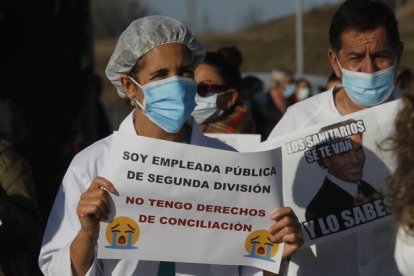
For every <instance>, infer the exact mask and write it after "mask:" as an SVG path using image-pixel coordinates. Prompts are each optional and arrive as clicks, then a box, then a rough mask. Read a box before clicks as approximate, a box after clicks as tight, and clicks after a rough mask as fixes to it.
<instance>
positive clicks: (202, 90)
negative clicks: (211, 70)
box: [197, 83, 229, 97]
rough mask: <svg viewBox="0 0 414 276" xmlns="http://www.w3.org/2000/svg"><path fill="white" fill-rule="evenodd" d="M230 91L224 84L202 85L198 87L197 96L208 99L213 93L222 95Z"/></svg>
mask: <svg viewBox="0 0 414 276" xmlns="http://www.w3.org/2000/svg"><path fill="white" fill-rule="evenodd" d="M228 90H229V88H228V87H227V86H225V85H222V84H210V83H200V84H198V85H197V94H198V95H199V96H201V97H207V96H209V95H210V94H212V93H217V94H221V93H223V92H227V91H228Z"/></svg>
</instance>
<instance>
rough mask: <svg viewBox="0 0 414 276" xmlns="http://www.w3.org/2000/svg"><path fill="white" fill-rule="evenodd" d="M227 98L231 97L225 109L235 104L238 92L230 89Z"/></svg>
mask: <svg viewBox="0 0 414 276" xmlns="http://www.w3.org/2000/svg"><path fill="white" fill-rule="evenodd" d="M229 96H230V97H231V98H230V100H229V101H228V102H227V109H230V108H232V107H233V105H235V104H236V101H237V99H238V98H239V92H238V91H237V89H230V91H229Z"/></svg>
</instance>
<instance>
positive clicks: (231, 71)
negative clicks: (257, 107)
mask: <svg viewBox="0 0 414 276" xmlns="http://www.w3.org/2000/svg"><path fill="white" fill-rule="evenodd" d="M202 63H203V64H207V65H210V66H212V67H214V68H215V69H216V70H217V72H218V74H219V75H220V77H221V78H222V79H223V81H224V85H226V86H228V87H229V88H235V89H237V90H238V91H240V87H241V74H240V71H239V68H238V67H237V66H236V64H235V63H233V62H232V61H229V60H228V59H227V57H225V56H224V55H222V54H220V53H218V52H207V53H206V57H205V58H204V61H203V62H202Z"/></svg>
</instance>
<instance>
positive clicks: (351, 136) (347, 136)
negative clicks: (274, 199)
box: [261, 101, 399, 244]
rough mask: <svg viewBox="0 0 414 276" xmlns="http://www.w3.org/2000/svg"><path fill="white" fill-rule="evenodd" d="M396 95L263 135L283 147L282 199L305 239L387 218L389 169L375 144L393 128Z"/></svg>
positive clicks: (316, 240) (272, 145) (319, 238)
mask: <svg viewBox="0 0 414 276" xmlns="http://www.w3.org/2000/svg"><path fill="white" fill-rule="evenodd" d="M398 104H399V101H394V102H391V103H387V104H384V105H381V106H377V107H373V108H369V109H366V110H363V111H360V112H355V113H352V114H349V115H347V116H343V117H341V118H340V119H338V120H336V121H332V122H329V123H326V124H319V125H314V126H311V127H308V128H306V129H302V130H299V131H297V132H294V133H292V134H289V135H286V136H283V137H280V138H278V139H277V140H276V139H275V140H272V141H267V142H266V143H263V144H262V145H261V149H270V148H275V147H279V146H281V147H282V160H283V162H282V163H283V201H284V205H285V206H290V207H292V209H293V210H294V211H295V213H296V215H297V216H298V219H299V221H300V223H301V224H302V227H303V232H304V238H305V244H315V243H319V242H321V241H323V240H326V239H332V238H335V237H339V236H342V235H346V234H349V233H351V232H355V231H358V230H359V229H361V228H363V227H370V226H373V225H376V224H379V223H383V222H384V221H387V220H390V219H391V214H390V212H389V210H388V208H387V206H386V199H385V198H384V196H385V194H384V191H385V182H386V178H387V176H389V175H390V173H391V172H392V171H393V169H394V165H393V164H394V162H393V160H392V157H391V155H390V153H389V152H387V151H383V150H381V149H380V145H381V144H383V141H384V139H385V138H386V137H388V136H389V134H390V132H391V131H392V129H393V122H394V120H393V119H394V117H395V113H396V111H397V109H398Z"/></svg>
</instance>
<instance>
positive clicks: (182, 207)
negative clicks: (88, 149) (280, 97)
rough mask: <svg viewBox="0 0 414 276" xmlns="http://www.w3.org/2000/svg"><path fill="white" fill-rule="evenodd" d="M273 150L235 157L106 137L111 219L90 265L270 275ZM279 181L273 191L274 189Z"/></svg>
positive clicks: (275, 252) (276, 255)
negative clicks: (235, 269)
mask: <svg viewBox="0 0 414 276" xmlns="http://www.w3.org/2000/svg"><path fill="white" fill-rule="evenodd" d="M279 158H280V149H275V150H271V151H265V152H257V153H237V152H229V151H223V150H216V149H211V148H205V147H198V146H193V145H187V144H180V143H173V142H167V141H163V140H157V139H150V138H145V137H140V136H129V135H125V134H122V133H119V132H116V133H114V136H113V140H112V146H111V155H110V162H109V164H110V169H109V170H110V172H109V175H108V179H109V180H110V181H111V182H112V183H113V184H114V185H115V187H116V189H117V190H118V192H119V196H113V195H112V199H113V201H114V204H115V214H114V215H113V216H114V219H113V220H112V221H111V222H109V223H106V222H102V223H101V228H100V235H99V241H98V258H110V259H132V260H136V259H139V260H164V261H174V262H187V263H210V264H226V265H248V266H255V267H258V268H263V269H265V270H268V271H272V272H276V273H277V272H278V270H279V266H280V262H281V256H282V252H283V244H277V243H272V242H270V241H269V240H268V232H267V231H266V230H267V229H269V227H270V225H271V224H272V221H271V219H270V217H271V214H272V213H273V212H274V210H276V209H277V208H278V207H280V206H281V193H282V190H281V185H280V180H279V179H280V177H281V175H280V171H281V168H280V167H279V165H280V162H279V160H280V159H279ZM278 181H279V184H278Z"/></svg>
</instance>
